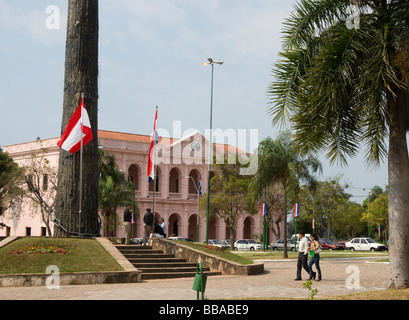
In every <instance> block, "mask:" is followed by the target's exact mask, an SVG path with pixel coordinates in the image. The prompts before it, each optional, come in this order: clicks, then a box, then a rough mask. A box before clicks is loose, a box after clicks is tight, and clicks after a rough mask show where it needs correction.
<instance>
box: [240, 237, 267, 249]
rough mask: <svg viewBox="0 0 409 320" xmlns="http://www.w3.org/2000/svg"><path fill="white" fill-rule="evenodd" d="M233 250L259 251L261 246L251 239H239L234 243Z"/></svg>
mask: <svg viewBox="0 0 409 320" xmlns="http://www.w3.org/2000/svg"><path fill="white" fill-rule="evenodd" d="M234 250H261V244H260V243H257V242H256V241H254V240H252V239H241V240H237V241H236V242H235V243H234Z"/></svg>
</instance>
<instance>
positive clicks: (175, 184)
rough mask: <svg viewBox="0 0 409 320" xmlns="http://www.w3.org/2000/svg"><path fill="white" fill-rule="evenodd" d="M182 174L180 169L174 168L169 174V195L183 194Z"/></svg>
mask: <svg viewBox="0 0 409 320" xmlns="http://www.w3.org/2000/svg"><path fill="white" fill-rule="evenodd" d="M181 176H182V174H181V172H180V170H179V169H178V168H172V169H171V170H170V172H169V195H171V194H179V193H180V192H181Z"/></svg>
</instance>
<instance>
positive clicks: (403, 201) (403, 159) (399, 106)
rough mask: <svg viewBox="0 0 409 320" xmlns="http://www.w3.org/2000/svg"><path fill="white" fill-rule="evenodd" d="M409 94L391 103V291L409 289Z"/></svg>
mask: <svg viewBox="0 0 409 320" xmlns="http://www.w3.org/2000/svg"><path fill="white" fill-rule="evenodd" d="M408 108H409V94H408V92H407V91H406V90H399V91H398V94H397V98H396V100H393V98H391V99H389V110H390V112H389V115H390V124H389V131H390V132H389V156H388V177H389V189H388V193H389V203H388V206H389V208H388V211H389V233H390V249H389V258H390V269H389V270H390V271H389V272H390V277H389V287H390V288H408V287H409V246H408V241H409V206H408V205H407V202H408V190H409V159H408V149H407V142H406V126H407V124H406V123H405V120H404V119H406V117H405V115H404V114H403V113H405V110H407V109H408Z"/></svg>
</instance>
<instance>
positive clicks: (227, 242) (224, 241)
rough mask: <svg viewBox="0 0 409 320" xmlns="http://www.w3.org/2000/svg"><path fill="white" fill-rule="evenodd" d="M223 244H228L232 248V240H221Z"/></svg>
mask: <svg viewBox="0 0 409 320" xmlns="http://www.w3.org/2000/svg"><path fill="white" fill-rule="evenodd" d="M220 241H221V242H222V243H224V244H226V245H228V246H229V248H230V239H226V240H220Z"/></svg>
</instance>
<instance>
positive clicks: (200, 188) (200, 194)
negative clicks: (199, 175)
mask: <svg viewBox="0 0 409 320" xmlns="http://www.w3.org/2000/svg"><path fill="white" fill-rule="evenodd" d="M199 196H200V197H201V196H202V179H200V180H199Z"/></svg>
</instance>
